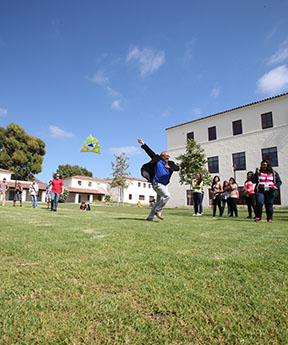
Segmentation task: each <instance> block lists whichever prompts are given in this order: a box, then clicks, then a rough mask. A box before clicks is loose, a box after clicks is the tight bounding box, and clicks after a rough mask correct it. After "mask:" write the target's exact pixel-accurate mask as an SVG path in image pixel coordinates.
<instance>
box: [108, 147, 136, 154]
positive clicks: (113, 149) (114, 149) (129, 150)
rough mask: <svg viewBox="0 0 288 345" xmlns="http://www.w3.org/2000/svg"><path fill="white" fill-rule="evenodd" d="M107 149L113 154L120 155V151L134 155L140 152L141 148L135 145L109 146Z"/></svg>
mask: <svg viewBox="0 0 288 345" xmlns="http://www.w3.org/2000/svg"><path fill="white" fill-rule="evenodd" d="M109 151H110V152H112V153H113V154H115V155H120V154H121V153H125V154H127V155H128V156H135V155H139V154H141V150H140V149H139V147H137V146H122V147H111V148H110V149H109Z"/></svg>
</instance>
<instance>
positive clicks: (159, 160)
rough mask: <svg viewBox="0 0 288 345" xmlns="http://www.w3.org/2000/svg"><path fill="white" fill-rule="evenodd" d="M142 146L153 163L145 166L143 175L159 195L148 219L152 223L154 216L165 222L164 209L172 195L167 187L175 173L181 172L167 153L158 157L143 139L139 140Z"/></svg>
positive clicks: (142, 169)
mask: <svg viewBox="0 0 288 345" xmlns="http://www.w3.org/2000/svg"><path fill="white" fill-rule="evenodd" d="M137 140H138V142H139V143H140V144H141V145H142V146H141V147H142V149H143V150H144V151H145V152H146V153H147V154H148V156H149V157H150V158H151V161H150V162H148V163H146V164H144V165H143V166H142V168H141V175H142V176H143V177H144V178H145V179H146V180H147V181H149V182H151V184H152V188H153V189H154V190H155V192H156V194H157V199H156V202H155V204H154V206H153V207H152V209H151V212H150V214H149V216H148V218H147V220H148V221H152V220H153V218H154V216H155V215H156V217H157V218H159V219H161V220H163V216H162V209H163V207H164V206H165V205H166V204H167V202H168V200H169V199H170V194H169V192H168V189H167V185H168V183H169V182H170V179H171V176H172V174H173V171H179V166H178V165H176V164H175V163H174V162H173V161H170V160H169V158H170V156H169V154H168V152H166V151H163V152H161V153H160V155H157V154H156V153H155V152H153V151H152V150H151V149H150V147H149V146H147V145H146V144H145V143H144V141H143V140H142V139H137Z"/></svg>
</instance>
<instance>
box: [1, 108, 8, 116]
mask: <svg viewBox="0 0 288 345" xmlns="http://www.w3.org/2000/svg"><path fill="white" fill-rule="evenodd" d="M7 114H8V110H7V109H4V108H0V117H6V116H7Z"/></svg>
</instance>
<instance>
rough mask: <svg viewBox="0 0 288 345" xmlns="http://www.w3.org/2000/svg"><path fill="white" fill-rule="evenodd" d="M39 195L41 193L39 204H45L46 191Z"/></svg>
mask: <svg viewBox="0 0 288 345" xmlns="http://www.w3.org/2000/svg"><path fill="white" fill-rule="evenodd" d="M41 193H42V195H41V202H45V195H46V191H42V192H41Z"/></svg>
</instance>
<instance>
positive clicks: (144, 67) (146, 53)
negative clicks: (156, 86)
mask: <svg viewBox="0 0 288 345" xmlns="http://www.w3.org/2000/svg"><path fill="white" fill-rule="evenodd" d="M126 62H135V63H136V65H137V67H138V68H139V70H140V74H141V76H142V77H143V78H144V77H146V76H148V75H150V74H152V73H154V72H156V71H157V70H158V69H159V68H160V67H161V65H163V64H164V62H165V53H164V51H161V50H158V51H157V50H155V49H153V48H144V49H142V50H140V49H139V48H138V47H134V48H132V49H131V50H130V51H129V53H128V55H127V58H126Z"/></svg>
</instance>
